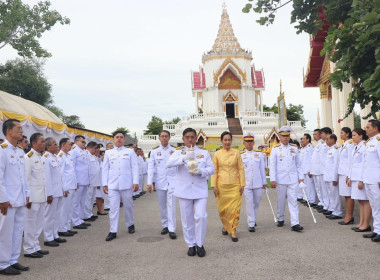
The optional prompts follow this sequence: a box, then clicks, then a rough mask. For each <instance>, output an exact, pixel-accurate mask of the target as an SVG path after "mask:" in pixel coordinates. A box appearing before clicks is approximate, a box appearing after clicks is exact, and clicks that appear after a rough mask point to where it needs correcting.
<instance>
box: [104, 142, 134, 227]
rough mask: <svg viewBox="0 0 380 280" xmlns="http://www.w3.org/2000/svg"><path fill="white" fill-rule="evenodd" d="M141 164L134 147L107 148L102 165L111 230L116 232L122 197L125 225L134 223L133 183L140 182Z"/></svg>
mask: <svg viewBox="0 0 380 280" xmlns="http://www.w3.org/2000/svg"><path fill="white" fill-rule="evenodd" d="M138 168H139V166H138V162H137V156H136V153H135V151H134V150H133V149H129V148H125V147H120V148H117V147H115V148H113V149H110V150H107V151H106V153H105V155H104V160H103V165H102V181H103V186H107V187H108V196H109V198H110V212H109V217H110V232H112V233H116V232H117V228H118V223H119V211H120V198H121V199H122V201H123V203H124V207H123V208H124V216H125V217H124V218H125V226H126V227H129V226H131V225H133V224H134V221H133V215H134V209H133V199H132V192H133V190H132V188H133V186H132V185H133V184H138V183H139V169H138Z"/></svg>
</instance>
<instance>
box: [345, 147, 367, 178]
mask: <svg viewBox="0 0 380 280" xmlns="http://www.w3.org/2000/svg"><path fill="white" fill-rule="evenodd" d="M364 152H365V145H364V141H361V142H360V143H359V144H358V145H356V146H355V147H354V149H353V150H352V155H351V160H350V163H351V166H350V171H349V174H348V178H350V180H352V181H363V164H364Z"/></svg>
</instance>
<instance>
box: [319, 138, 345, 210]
mask: <svg viewBox="0 0 380 280" xmlns="http://www.w3.org/2000/svg"><path fill="white" fill-rule="evenodd" d="M338 164H339V147H338V145H337V144H335V145H333V146H331V147H329V148H328V149H327V153H326V158H325V164H324V171H323V181H324V182H325V185H326V187H327V191H328V195H329V207H328V209H327V210H329V211H331V212H332V214H333V215H334V216H339V217H341V216H342V207H341V198H340V196H339V186H338V185H337V186H334V185H333V182H338Z"/></svg>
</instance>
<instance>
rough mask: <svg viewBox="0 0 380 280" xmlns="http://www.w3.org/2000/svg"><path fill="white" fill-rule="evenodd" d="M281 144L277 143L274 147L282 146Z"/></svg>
mask: <svg viewBox="0 0 380 280" xmlns="http://www.w3.org/2000/svg"><path fill="white" fill-rule="evenodd" d="M280 146H281V144H277V145H276V146H274V147H273V148H277V147H280Z"/></svg>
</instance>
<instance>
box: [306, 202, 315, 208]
mask: <svg viewBox="0 0 380 280" xmlns="http://www.w3.org/2000/svg"><path fill="white" fill-rule="evenodd" d="M306 205H307V204H306ZM316 206H318V204H315V203H310V207H313V208H314V207H316Z"/></svg>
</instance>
